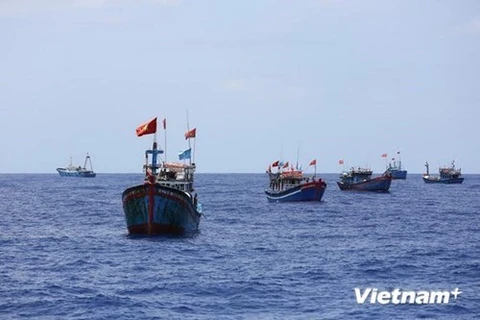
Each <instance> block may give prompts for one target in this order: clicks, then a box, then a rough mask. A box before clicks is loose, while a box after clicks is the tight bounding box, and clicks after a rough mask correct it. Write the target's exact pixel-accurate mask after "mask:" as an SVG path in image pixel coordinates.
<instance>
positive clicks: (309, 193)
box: [265, 160, 327, 202]
mask: <svg viewBox="0 0 480 320" xmlns="http://www.w3.org/2000/svg"><path fill="white" fill-rule="evenodd" d="M310 165H315V173H314V174H313V176H312V177H307V176H304V174H303V171H302V170H301V169H299V168H298V166H297V168H295V169H294V168H293V167H291V168H290V169H288V162H287V163H286V166H285V165H283V166H282V165H281V163H280V161H275V162H274V163H273V164H272V165H270V166H269V168H268V170H267V171H266V173H267V174H268V176H269V180H270V185H269V187H268V189H266V190H265V194H266V196H267V200H268V201H269V202H296V201H321V200H322V197H323V193H324V192H325V189H326V187H327V184H326V183H325V181H323V180H322V179H320V178H318V179H317V178H316V177H315V176H316V160H312V162H310ZM272 166H273V167H278V171H277V172H275V173H273V172H272V169H271V168H272ZM285 168H287V170H283V169H285Z"/></svg>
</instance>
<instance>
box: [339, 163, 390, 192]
mask: <svg viewBox="0 0 480 320" xmlns="http://www.w3.org/2000/svg"><path fill="white" fill-rule="evenodd" d="M372 174H373V171H372V170H370V169H363V168H360V167H359V168H357V169H354V168H351V169H350V171H348V172H343V173H342V174H341V175H340V181H337V185H338V187H339V188H340V190H342V191H347V190H355V191H376V192H388V190H389V189H390V184H391V183H392V176H391V175H390V174H389V173H384V174H383V175H381V176H379V177H376V178H372Z"/></svg>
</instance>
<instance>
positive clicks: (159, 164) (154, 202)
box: [122, 118, 202, 235]
mask: <svg viewBox="0 0 480 320" xmlns="http://www.w3.org/2000/svg"><path fill="white" fill-rule="evenodd" d="M156 119H157V118H155V119H153V120H152V121H150V122H148V123H145V124H144V125H142V126H140V127H138V128H137V136H142V135H146V134H155V136H154V141H153V146H152V148H151V149H148V150H146V151H145V165H144V172H145V179H144V181H143V183H140V184H138V185H135V186H132V187H129V188H127V189H126V190H125V191H124V192H123V193H122V203H123V211H124V213H125V222H126V224H127V229H128V232H129V233H130V234H143V235H158V234H187V233H193V232H196V231H197V230H198V226H199V223H200V218H201V216H202V206H201V204H200V203H199V202H198V201H197V193H196V192H195V189H194V174H195V169H196V165H195V163H194V162H192V157H191V155H192V149H191V147H190V148H189V149H187V150H185V151H183V152H182V153H180V154H179V160H183V162H166V161H165V160H166V156H165V158H164V159H163V161H162V159H161V158H160V157H161V155H162V154H165V153H164V150H162V149H160V148H159V147H158V144H157V141H156V121H157V120H156ZM163 127H164V129H165V130H166V120H164V122H163ZM195 136H196V129H192V130H188V131H187V133H186V134H185V139H188V141H189V145H190V138H195ZM165 144H166V143H165ZM187 160H188V161H187Z"/></svg>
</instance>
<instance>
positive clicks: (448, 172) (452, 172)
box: [422, 161, 464, 184]
mask: <svg viewBox="0 0 480 320" xmlns="http://www.w3.org/2000/svg"><path fill="white" fill-rule="evenodd" d="M425 167H426V169H427V173H424V174H423V176H422V178H423V181H425V183H444V184H459V183H462V182H463V180H464V178H463V177H462V169H456V168H455V161H452V164H451V166H450V167H441V168H439V169H438V171H439V173H440V176H431V175H430V170H429V165H428V162H425Z"/></svg>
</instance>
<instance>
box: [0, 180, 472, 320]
mask: <svg viewBox="0 0 480 320" xmlns="http://www.w3.org/2000/svg"><path fill="white" fill-rule="evenodd" d="M318 176H320V177H322V178H324V180H326V182H327V189H326V191H325V194H324V197H323V201H322V202H320V203H286V204H281V203H268V202H267V200H266V197H265V195H264V193H263V190H264V188H265V187H266V186H267V185H268V178H267V176H266V175H265V174H197V175H196V188H197V192H198V195H199V202H200V203H202V205H203V211H204V214H205V216H204V217H203V218H202V220H201V222H200V232H198V233H197V234H194V235H189V236H184V237H179V236H176V237H173V236H163V237H142V236H130V235H128V233H127V229H126V225H125V221H124V216H123V209H122V203H121V194H122V192H123V190H124V189H125V188H127V187H129V186H132V185H135V184H138V183H139V182H140V181H142V179H143V176H142V175H141V174H98V175H97V177H96V178H93V179H92V178H90V179H88V178H84V179H82V178H67V177H63V178H62V177H60V176H58V175H56V174H1V175H0V211H1V213H2V219H1V220H0V226H1V227H0V230H1V231H0V248H1V251H0V252H1V255H0V318H1V319H25V318H32V319H475V318H477V319H478V318H479V317H480V201H479V199H480V175H468V174H467V175H464V176H465V181H464V183H463V184H461V185H427V184H425V183H424V182H423V181H422V179H421V175H419V174H409V175H408V177H407V180H404V181H402V180H400V181H398V180H395V181H393V182H392V186H391V189H390V193H386V194H381V193H362V192H345V191H340V190H339V189H338V187H337V185H336V183H335V181H336V179H337V177H338V175H337V174H319V175H318ZM355 288H359V289H360V290H362V292H363V291H364V290H366V289H367V288H376V289H378V291H392V290H394V289H399V290H403V291H416V292H418V291H429V292H430V291H453V290H454V289H455V288H458V289H459V291H461V294H459V295H458V297H457V299H453V298H450V300H449V302H448V303H432V304H409V303H406V304H394V303H387V304H380V303H370V300H367V302H366V303H363V304H361V303H357V300H356V296H355V292H354V289H355Z"/></svg>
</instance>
